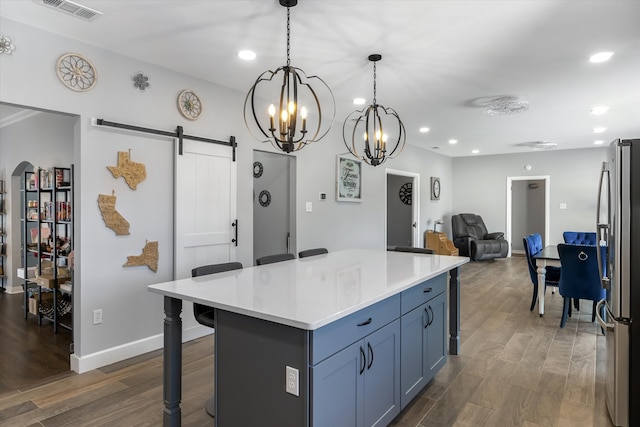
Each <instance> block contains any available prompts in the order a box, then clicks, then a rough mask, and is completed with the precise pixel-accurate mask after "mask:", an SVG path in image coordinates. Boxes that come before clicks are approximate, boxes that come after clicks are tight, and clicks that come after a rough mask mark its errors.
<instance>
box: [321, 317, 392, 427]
mask: <svg viewBox="0 0 640 427" xmlns="http://www.w3.org/2000/svg"><path fill="white" fill-rule="evenodd" d="M311 387H312V389H311V398H312V400H313V406H312V408H311V419H312V422H311V425H312V426H316V427H317V426H332V427H365V426H386V425H388V424H389V423H390V422H391V421H392V420H393V419H394V418H395V417H396V416H397V415H398V414H399V413H400V321H399V320H395V321H393V322H391V323H390V324H388V325H386V326H384V327H382V328H381V329H379V330H377V331H376V332H373V333H372V334H370V335H368V336H367V337H366V338H365V339H363V340H360V341H358V342H356V343H354V344H352V345H350V346H349V347H347V348H345V349H343V350H341V351H339V352H338V353H336V354H335V355H333V356H331V357H329V358H328V359H326V360H324V361H322V362H320V363H318V364H317V365H316V366H313V367H312V368H311Z"/></svg>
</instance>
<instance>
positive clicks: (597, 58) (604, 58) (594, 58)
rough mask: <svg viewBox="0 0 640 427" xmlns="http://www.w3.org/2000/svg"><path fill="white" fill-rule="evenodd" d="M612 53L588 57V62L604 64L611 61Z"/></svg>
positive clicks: (599, 53)
mask: <svg viewBox="0 0 640 427" xmlns="http://www.w3.org/2000/svg"><path fill="white" fill-rule="evenodd" d="M612 56H613V52H598V53H596V54H595V55H591V56H590V57H589V62H594V63H598V62H605V61H608V60H610V59H611V57H612Z"/></svg>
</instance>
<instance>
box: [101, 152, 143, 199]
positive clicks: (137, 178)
mask: <svg viewBox="0 0 640 427" xmlns="http://www.w3.org/2000/svg"><path fill="white" fill-rule="evenodd" d="M107 169H109V171H111V174H112V175H113V177H114V178H115V179H118V178H120V177H124V180H125V182H126V183H127V184H128V185H129V187H130V188H131V189H132V190H135V189H136V188H137V187H138V184H140V183H141V182H142V181H144V180H145V179H146V178H147V169H146V168H145V166H144V164H143V163H138V162H133V161H131V150H129V152H126V151H118V165H117V166H107Z"/></svg>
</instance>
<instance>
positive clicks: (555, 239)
mask: <svg viewBox="0 0 640 427" xmlns="http://www.w3.org/2000/svg"><path fill="white" fill-rule="evenodd" d="M604 154H605V147H594V148H586V149H581V150H552V151H534V152H527V153H522V154H505V155H497V156H476V157H463V158H456V159H454V161H453V176H454V183H453V192H454V198H453V211H454V212H480V211H481V212H482V217H483V219H484V222H485V224H486V225H487V228H488V229H489V231H492V230H493V231H505V230H506V212H507V209H506V203H507V197H506V194H507V193H506V182H507V177H519V176H522V177H526V176H545V175H549V176H550V177H551V178H550V180H549V187H550V224H549V230H550V232H549V242H547V244H557V243H561V242H562V241H563V239H562V232H563V231H565V230H580V231H582V230H595V220H596V219H595V218H596V196H597V189H598V180H599V177H600V169H601V167H602V161H603V160H604ZM527 164H529V165H531V166H532V167H531V170H529V171H527V170H525V169H524V166H525V165H527ZM561 203H564V204H566V206H567V208H566V209H560V204H561ZM520 238H522V237H520Z"/></svg>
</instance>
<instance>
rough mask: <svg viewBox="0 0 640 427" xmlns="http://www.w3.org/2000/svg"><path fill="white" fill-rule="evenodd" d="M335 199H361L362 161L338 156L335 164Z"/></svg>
mask: <svg viewBox="0 0 640 427" xmlns="http://www.w3.org/2000/svg"><path fill="white" fill-rule="evenodd" d="M336 200H337V201H339V202H361V201H362V162H361V161H359V160H355V159H350V158H348V157H342V156H338V161H337V166H336Z"/></svg>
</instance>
